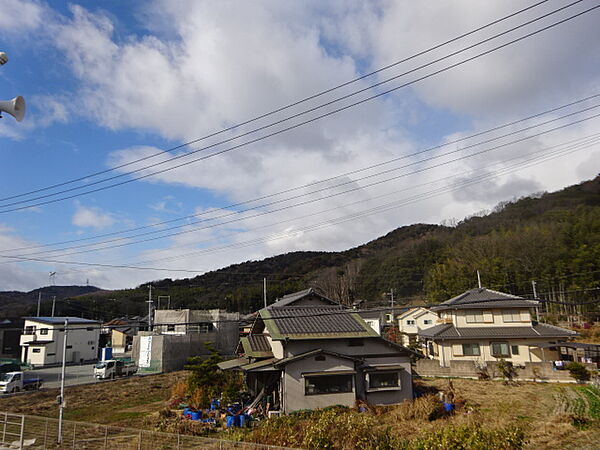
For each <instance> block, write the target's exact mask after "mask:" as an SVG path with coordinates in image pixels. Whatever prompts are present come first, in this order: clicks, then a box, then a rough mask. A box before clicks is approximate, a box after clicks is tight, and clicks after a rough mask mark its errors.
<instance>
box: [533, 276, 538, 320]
mask: <svg viewBox="0 0 600 450" xmlns="http://www.w3.org/2000/svg"><path fill="white" fill-rule="evenodd" d="M536 284H537V283H536V282H535V280H531V287H532V288H533V298H534V300H537V299H538V295H537V289H536V288H535V285H536ZM535 320H537V321H539V320H540V307H539V306H536V307H535Z"/></svg>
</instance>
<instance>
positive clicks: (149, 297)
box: [147, 284, 152, 331]
mask: <svg viewBox="0 0 600 450" xmlns="http://www.w3.org/2000/svg"><path fill="white" fill-rule="evenodd" d="M147 303H148V331H152V285H151V284H150V285H148V300H147Z"/></svg>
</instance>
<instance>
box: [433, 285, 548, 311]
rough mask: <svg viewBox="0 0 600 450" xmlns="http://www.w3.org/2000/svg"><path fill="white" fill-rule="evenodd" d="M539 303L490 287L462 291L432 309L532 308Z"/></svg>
mask: <svg viewBox="0 0 600 450" xmlns="http://www.w3.org/2000/svg"><path fill="white" fill-rule="evenodd" d="M537 305H539V302H538V301H537V300H527V299H525V298H523V297H518V296H516V295H512V294H505V293H504V292H498V291H494V290H492V289H486V288H477V289H471V290H469V291H466V292H463V293H462V294H460V295H457V296H456V297H453V298H451V299H450V300H446V301H445V302H442V303H440V304H439V305H438V306H434V307H432V308H431V309H432V311H441V310H445V309H469V308H473V309H475V308H497V307H502V308H519V307H520V308H532V307H535V306H537Z"/></svg>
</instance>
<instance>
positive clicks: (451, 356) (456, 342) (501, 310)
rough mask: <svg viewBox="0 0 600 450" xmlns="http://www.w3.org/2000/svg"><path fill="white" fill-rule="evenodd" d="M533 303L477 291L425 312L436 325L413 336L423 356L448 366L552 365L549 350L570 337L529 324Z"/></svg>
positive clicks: (553, 357) (535, 303) (568, 332)
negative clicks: (502, 361) (463, 363)
mask: <svg viewBox="0 0 600 450" xmlns="http://www.w3.org/2000/svg"><path fill="white" fill-rule="evenodd" d="M538 307H539V302H538V301H536V300H527V299H524V298H522V297H517V296H515V295H510V294H505V293H502V292H497V291H494V290H491V289H485V288H478V289H471V290H469V291H467V292H464V293H462V294H460V295H458V296H456V297H454V298H452V299H450V300H447V301H445V302H443V303H441V304H440V305H439V306H435V307H433V308H431V309H432V310H433V311H435V312H436V313H438V314H439V315H440V319H439V322H441V323H439V324H438V325H436V326H434V327H431V328H427V329H424V330H420V331H419V339H421V340H424V341H425V342H426V355H427V356H429V357H432V358H434V359H437V360H439V361H440V364H441V365H442V366H448V365H449V362H450V360H462V361H465V360H469V361H479V362H486V361H497V360H498V359H500V358H503V359H506V360H508V361H512V362H513V363H525V362H540V361H552V360H557V359H560V358H559V356H560V355H559V354H558V348H557V347H554V346H551V344H557V343H559V342H563V341H566V340H567V339H569V338H571V337H574V336H576V335H577V333H576V332H574V331H571V330H567V329H564V328H559V327H555V326H553V325H549V324H545V323H539V322H537V321H536V320H534V317H533V315H534V314H535V312H536V310H537V308H538Z"/></svg>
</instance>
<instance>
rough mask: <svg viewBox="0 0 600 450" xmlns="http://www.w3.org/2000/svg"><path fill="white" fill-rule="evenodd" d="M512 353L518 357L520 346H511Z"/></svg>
mask: <svg viewBox="0 0 600 450" xmlns="http://www.w3.org/2000/svg"><path fill="white" fill-rule="evenodd" d="M510 352H511V353H512V354H513V355H518V354H519V346H518V345H511V346H510Z"/></svg>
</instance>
